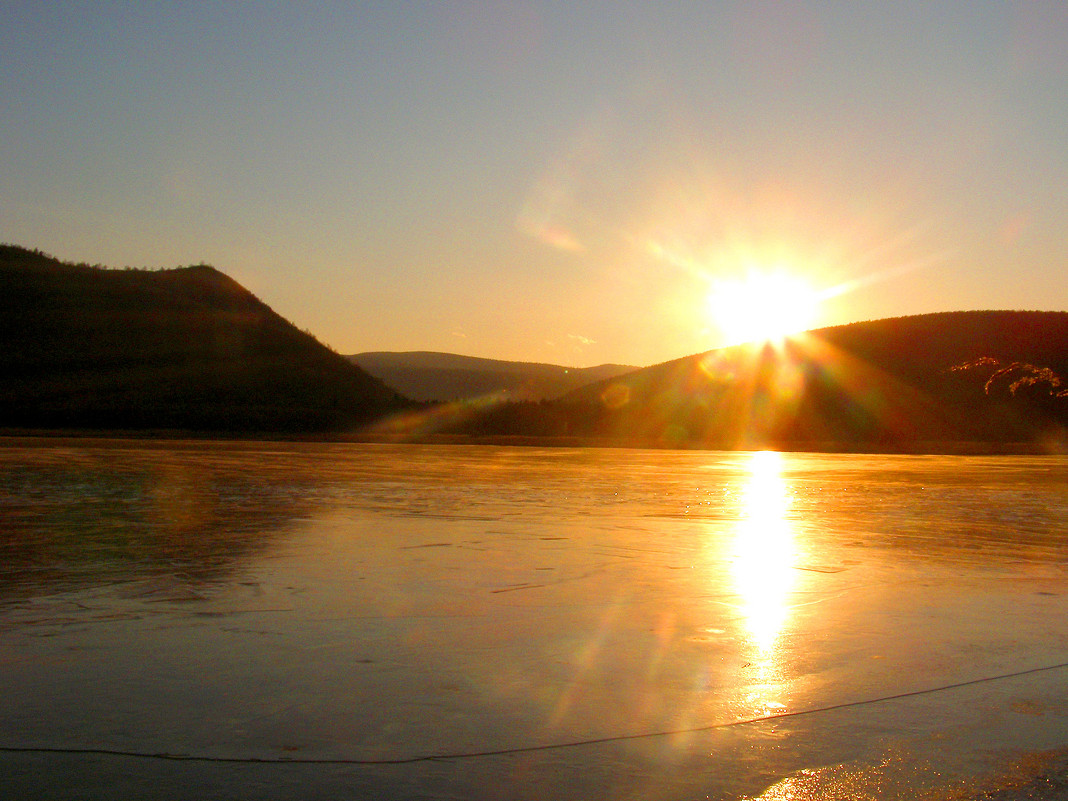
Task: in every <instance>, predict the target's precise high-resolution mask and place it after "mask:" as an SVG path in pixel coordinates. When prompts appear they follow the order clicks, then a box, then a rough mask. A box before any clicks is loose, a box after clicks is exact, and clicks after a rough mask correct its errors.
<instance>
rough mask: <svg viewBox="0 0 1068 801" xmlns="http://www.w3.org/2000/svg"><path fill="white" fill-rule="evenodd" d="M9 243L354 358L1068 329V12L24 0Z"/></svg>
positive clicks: (12, 41) (5, 134) (607, 354)
mask: <svg viewBox="0 0 1068 801" xmlns="http://www.w3.org/2000/svg"><path fill="white" fill-rule="evenodd" d="M4 9H5V14H4V18H5V25H4V26H3V29H2V30H0V107H2V108H3V114H2V115H0V163H2V164H3V165H4V166H3V169H2V170H0V240H3V241H7V242H13V243H16V244H22V245H26V246H31V247H38V248H41V249H42V250H45V251H46V252H49V253H52V254H54V255H56V256H59V257H60V258H63V259H69V260H74V261H87V262H90V263H102V264H106V265H108V266H115V267H120V266H127V265H130V266H150V267H173V266H178V265H183V264H190V263H197V262H208V263H210V264H213V265H214V266H216V267H218V268H219V269H221V270H223V271H224V272H226V273H228V274H230V275H232V276H233V277H234V278H236V279H237V280H238V281H240V282H241V283H243V284H244V285H245V286H247V287H248V288H249V289H251V290H252V291H253V292H255V293H256V294H257V295H259V296H260V297H261V298H262V299H263V300H265V301H266V302H267V303H269V304H270V305H271V306H272V307H274V308H275V309H276V310H277V311H278V312H280V313H281V314H283V315H284V316H286V317H287V318H288V319H290V320H292V321H293V322H294V323H296V324H297V325H299V326H300V327H303V328H308V329H310V330H312V331H313V332H314V333H316V334H317V335H318V336H319V337H320V339H322V340H323V341H325V342H327V343H328V344H330V345H331V346H333V347H335V348H336V349H338V350H339V351H341V352H343V353H354V352H359V351H365V350H442V351H452V352H459V353H467V354H471V355H479V356H489V357H494V358H506V359H521V360H529V361H546V362H555V363H565V364H574V365H588V364H596V363H601V362H608V361H614V362H622V363H631V364H650V363H654V362H658V361H663V360H665V359H670V358H675V357H677V356H683V355H687V354H690V353H695V352H699V351H702V350H707V349H709V348H712V347H716V346H718V345H719V344H721V342H722V341H723V332H722V331H720V330H719V328H718V327H717V321H716V320H715V319H714V315H713V314H711V313H710V311H709V308H710V305H709V303H708V299H707V298H708V295H709V293H710V291H712V289H713V287H714V286H715V284H716V282H717V281H720V280H727V279H731V278H733V277H737V276H741V275H743V274H745V273H746V272H747V271H751V270H754V269H766V268H768V269H770V268H773V269H776V270H780V271H783V272H787V273H790V274H791V275H794V276H798V277H800V278H802V279H804V280H805V281H807V282H809V283H811V284H812V285H813V286H815V287H817V288H818V289H821V290H826V291H825V293H824V294H825V300H824V303H823V305H822V307H821V309H820V316H819V318H818V323H819V324H837V323H844V322H850V321H853V320H859V319H871V318H877V317H888V316H897V315H902V314H915V313H922V312H928V311H941V310H950V309H968V308H1032V309H1068V281H1065V280H1064V277H1063V276H1064V274H1065V265H1066V264H1068V258H1066V257H1068V237H1065V236H1064V229H1065V222H1066V221H1068V191H1066V187H1068V146H1066V145H1068V133H1066V132H1068V48H1066V47H1064V43H1065V42H1068V10H1066V9H1065V7H1064V6H1063V5H1062V4H1060V3H1047V4H1043V3H1026V4H1010V3H1005V4H1001V3H923V4H881V3H880V4H865V3H819V4H817V3H789V2H788V3H768V2H757V3H707V2H705V3H698V2H694V3H682V2H679V3H633V2H611V3H579V4H573V3H548V2H503V3H481V2H464V3H414V2H413V3H338V4H330V5H326V4H312V5H308V4H299V5H298V4H281V3H277V4H276V3H247V4H228V5H226V6H225V7H223V8H219V7H216V5H215V4H211V5H197V4H193V3H173V4H168V3H147V4H133V3H131V4H117V3H104V2H100V3H69V4H64V3H51V2H35V3H5V4H4Z"/></svg>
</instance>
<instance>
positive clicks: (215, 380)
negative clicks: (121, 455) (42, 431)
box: [0, 245, 402, 431]
mask: <svg viewBox="0 0 1068 801" xmlns="http://www.w3.org/2000/svg"><path fill="white" fill-rule="evenodd" d="M401 403H402V399H401V398H399V397H398V396H397V395H396V393H394V392H393V391H392V390H390V389H388V388H387V387H385V386H384V385H383V384H382V383H381V382H380V381H378V380H377V379H375V378H372V377H371V376H369V375H367V374H366V373H365V372H364V371H362V370H361V369H360V368H359V367H357V366H355V365H353V364H351V363H350V362H349V361H348V360H347V359H345V358H344V357H342V356H340V355H338V354H336V353H334V352H332V351H331V350H330V349H329V348H327V347H325V346H324V345H322V344H321V343H319V342H318V341H317V340H316V339H315V338H314V337H313V336H312V335H311V334H308V333H306V332H303V331H300V330H299V329H297V328H296V327H295V326H293V325H292V324H291V323H289V322H287V321H286V320H284V319H283V318H282V317H280V316H279V315H277V314H276V313H275V312H273V311H272V310H271V309H270V308H269V307H268V306H267V305H265V304H264V303H262V302H261V301H259V300H258V299H257V298H256V297H255V296H253V295H252V294H251V293H250V292H249V291H248V290H246V289H245V288H243V287H242V286H240V285H239V284H238V283H237V282H235V281H233V280H232V279H230V278H228V277H227V276H226V275H224V274H223V273H221V272H219V271H218V270H216V269H214V268H212V267H208V266H205V265H197V266H192V267H183V268H178V269H173V270H159V271H147V270H110V269H103V268H100V267H95V266H89V265H83V264H68V263H63V262H60V261H58V260H56V259H54V258H52V257H50V256H47V255H45V254H43V253H40V252H38V251H30V250H26V249H24V248H20V247H15V246H11V245H3V246H0V425H2V426H6V427H24V428H25V427H56V428H78V427H84V428H123V429H125V428H132V429H150V428H164V429H172V428H177V429H205V430H223V431H258V430H322V429H330V430H337V429H346V428H349V427H352V426H356V425H358V424H360V423H363V422H365V421H367V420H370V419H372V418H375V417H377V416H379V415H381V414H383V413H386V412H388V411H389V410H391V409H393V408H396V407H397V406H398V405H399V404H401Z"/></svg>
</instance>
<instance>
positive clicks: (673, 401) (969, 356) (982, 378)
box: [464, 311, 1068, 452]
mask: <svg viewBox="0 0 1068 801" xmlns="http://www.w3.org/2000/svg"><path fill="white" fill-rule="evenodd" d="M1065 377H1068V313H1065V312H1016V311H978V312H948V313H943V314H929V315H920V316H914V317H901V318H895V319H887V320H877V321H870V322H862V323H854V324H850V325H844V326H836V327H832V328H824V329H820V330H816V331H810V332H807V333H806V334H803V335H798V336H796V337H793V338H791V339H789V340H787V341H786V342H785V343H783V344H782V345H780V346H772V345H770V344H767V345H763V346H758V345H743V346H737V347H732V348H724V349H720V350H713V351H708V352H706V353H700V354H695V355H693V356H687V357H684V358H681V359H675V360H673V361H669V362H665V363H663V364H659V365H654V366H652V367H647V368H645V369H642V370H637V371H634V372H631V373H628V374H626V375H622V376H618V377H615V378H611V379H608V380H604V381H601V382H598V383H595V384H591V385H589V386H586V387H583V388H580V389H578V390H576V391H574V392H572V393H570V394H568V395H566V396H564V397H563V398H561V399H559V400H558V401H556V402H554V403H553V404H551V405H550V406H549V407H544V406H540V407H530V406H529V405H526V406H524V405H522V404H515V405H513V406H511V407H500V408H497V409H494V410H491V411H490V412H489V413H487V414H485V415H483V416H482V417H480V418H476V419H474V420H471V421H467V422H466V423H465V428H464V431H466V432H469V433H474V434H487V433H488V434H494V435H501V434H509V435H527V436H530V435H541V436H545V435H553V436H568V437H574V438H578V439H580V440H582V439H586V440H593V441H602V442H606V443H614V444H629V445H640V446H659V447H703V448H760V447H774V448H795V449H813V450H834V449H848V450H876V451H888V452H889V451H895V450H923V449H928V448H931V447H935V448H940V447H944V446H945V444H946V443H990V444H992V445H996V444H997V443H1001V444H1002V445H1005V444H1007V443H1031V444H1032V445H1034V447H1043V446H1042V445H1041V443H1047V444H1048V445H1049V447H1057V448H1060V447H1063V444H1064V441H1065V430H1066V427H1068V381H1065ZM937 443H942V445H937ZM1054 443H1060V444H1054ZM998 447H1001V446H998ZM995 449H996V448H995Z"/></svg>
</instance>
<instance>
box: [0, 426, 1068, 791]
mask: <svg viewBox="0 0 1068 801" xmlns="http://www.w3.org/2000/svg"><path fill="white" fill-rule="evenodd" d="M0 516H2V517H0V522H2V525H3V529H2V532H0V683H2V686H3V687H4V688H5V702H4V704H3V705H2V706H0V746H4V747H6V748H30V749H35V748H36V749H45V748H49V749H67V750H68V751H77V750H78V749H90V750H92V749H97V750H98V751H108V750H111V751H123V752H138V753H145V754H168V755H188V756H193V757H197V758H198V759H199V758H209V759H227V760H229V759H233V760H243V759H244V760H253V761H251V762H240V761H233V762H212V761H185V762H176V761H162V760H155V759H140V758H137V757H133V756H120V755H116V754H105V753H55V752H45V751H28V752H11V751H8V752H6V753H0V795H3V796H5V797H35V796H36V797H49V798H76V797H87V796H88V797H113V798H129V797H140V798H187V797H193V796H196V795H205V796H219V795H221V796H223V797H247V798H316V797H321V798H337V797H376V798H450V797H452V798H531V799H538V798H580V797H606V798H643V799H652V798H705V797H708V798H724V799H726V798H741V797H757V796H760V795H761V794H764V797H765V798H768V799H774V798H792V799H813V800H814V801H815V799H824V800H825V801H826V799H831V798H838V797H842V798H865V797H872V798H876V797H877V798H895V797H896V798H917V797H924V795H925V794H926V795H927V796H929V797H947V794H948V793H950V792H954V793H959V792H963V793H965V794H967V793H968V792H969V791H970V790H969V788H972V789H974V788H979V787H982V786H986V785H984V782H989V781H991V780H996V777H997V776H1000V775H1002V774H1003V773H1004V771H1005V770H1006V769H1007V766H1009V765H1011V764H1014V760H1019V759H1022V758H1026V757H1028V756H1031V755H1034V754H1036V753H1037V752H1041V751H1046V750H1051V749H1063V748H1066V747H1068V695H1066V694H1065V692H1064V688H1065V686H1066V681H1068V668H1065V667H1063V665H1064V663H1068V626H1066V622H1068V529H1066V523H1065V521H1066V520H1068V462H1066V461H1065V460H1064V459H1063V458H1059V457H1019V458H1017V457H996V458H978V457H901V456H898V457H879V456H853V455H834V456H827V455H810V454H782V455H778V454H744V453H732V454H723V453H708V452H670V451H636V450H579V449H573V450H572V449H544V450H542V449H535V448H494V447H462V446H439V447H433V446H403V445H326V444H233V443H230V444H220V443H158V442H157V443H138V442H131V441H127V442H89V443H62V442H53V443H45V444H41V443H32V442H18V441H10V442H8V443H6V444H5V445H3V446H2V447H0ZM1026 671H1032V672H1026ZM998 677H1004V678H998ZM986 679H994V680H992V681H986ZM973 682H977V683H973ZM928 690H931V691H933V692H926V691H928ZM435 757H436V758H435ZM257 760H259V761H257ZM262 760H268V761H267V762H263V761H262ZM405 760H416V761H408V762H405ZM322 761H326V763H325V764H323V762H322ZM398 762H399V764H398ZM374 763H381V764H374ZM992 777H993V778H992ZM865 793H867V795H865ZM962 797H963V796H962Z"/></svg>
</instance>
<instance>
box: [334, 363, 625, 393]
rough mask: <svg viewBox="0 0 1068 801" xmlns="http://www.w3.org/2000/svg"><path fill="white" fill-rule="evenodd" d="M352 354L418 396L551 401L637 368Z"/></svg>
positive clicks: (391, 383) (395, 385)
mask: <svg viewBox="0 0 1068 801" xmlns="http://www.w3.org/2000/svg"><path fill="white" fill-rule="evenodd" d="M349 358H350V359H351V360H352V361H353V362H355V363H356V364H358V365H359V366H360V367H362V368H363V369H364V370H366V371H367V372H368V373H370V374H371V375H373V376H375V377H376V378H379V379H381V380H382V382H383V383H385V384H387V385H388V386H390V387H393V388H394V389H396V390H397V391H398V392H400V393H401V394H403V395H405V396H406V397H409V398H412V399H413V400H417V401H456V400H467V399H474V398H484V397H486V396H500V397H503V398H507V399H509V400H516V401H540V400H548V399H552V398H558V397H560V396H561V395H565V394H567V393H568V392H571V391H573V390H575V389H578V388H579V387H582V386H585V385H586V384H591V383H594V382H596V381H602V380H604V379H606V378H613V377H615V376H619V375H622V374H624V373H628V372H631V371H632V370H635V369H637V368H634V367H629V366H626V365H620V364H602V365H600V366H598V367H562V366H560V365H556V364H537V363H532V362H509V361H498V360H496V359H480V358H477V357H474V356H459V355H456V354H453V353H434V352H429V351H411V352H406V353H396V352H388V351H377V352H370V353H358V354H356V355H355V356H350V357H349Z"/></svg>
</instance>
